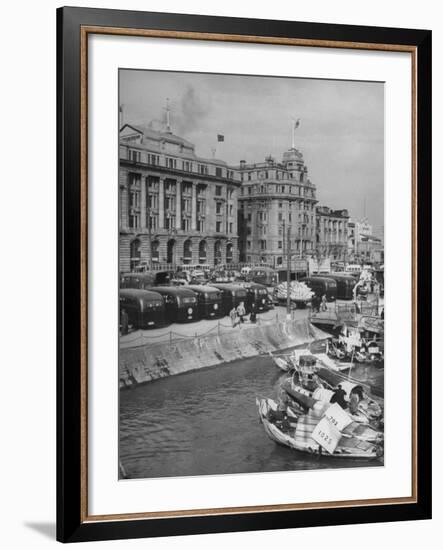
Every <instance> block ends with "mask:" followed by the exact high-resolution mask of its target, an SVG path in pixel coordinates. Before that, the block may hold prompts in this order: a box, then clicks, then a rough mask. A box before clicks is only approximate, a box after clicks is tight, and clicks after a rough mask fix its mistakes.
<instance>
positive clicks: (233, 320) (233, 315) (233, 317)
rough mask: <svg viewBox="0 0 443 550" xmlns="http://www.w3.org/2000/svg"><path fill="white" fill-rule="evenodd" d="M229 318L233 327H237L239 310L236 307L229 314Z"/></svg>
mask: <svg viewBox="0 0 443 550" xmlns="http://www.w3.org/2000/svg"><path fill="white" fill-rule="evenodd" d="M229 317H230V318H231V323H232V327H235V325H236V324H237V310H236V309H235V307H233V308H232V309H231V311H230V312H229Z"/></svg>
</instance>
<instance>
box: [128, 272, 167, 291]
mask: <svg viewBox="0 0 443 550" xmlns="http://www.w3.org/2000/svg"><path fill="white" fill-rule="evenodd" d="M172 278H173V273H172V271H145V272H143V273H123V274H122V275H121V276H120V288H145V289H147V288H151V287H153V286H157V285H169V284H170V282H171V281H172Z"/></svg>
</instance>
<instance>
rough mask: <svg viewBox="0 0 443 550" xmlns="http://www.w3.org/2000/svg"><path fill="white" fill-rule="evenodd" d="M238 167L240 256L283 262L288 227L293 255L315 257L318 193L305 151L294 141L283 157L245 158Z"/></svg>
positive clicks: (251, 260) (272, 263) (245, 259)
mask: <svg viewBox="0 0 443 550" xmlns="http://www.w3.org/2000/svg"><path fill="white" fill-rule="evenodd" d="M235 169H236V170H238V172H239V174H240V179H241V181H242V185H241V188H240V193H239V196H238V198H239V250H240V261H243V262H248V263H260V264H267V265H270V266H272V267H275V268H278V267H279V266H281V267H282V268H283V265H284V264H285V263H286V261H285V259H284V250H285V246H286V244H285V241H286V237H287V232H288V228H289V230H290V249H291V251H292V253H293V258H294V259H297V258H298V259H307V258H308V257H310V256H311V255H312V254H313V253H314V248H315V227H316V225H315V223H316V222H315V205H316V203H317V198H316V188H315V185H314V184H313V183H312V182H311V181H310V180H309V177H308V169H307V167H306V165H305V162H304V160H303V155H302V153H301V152H300V151H299V150H298V149H296V148H295V147H291V148H290V149H288V150H287V151H285V152H284V153H283V156H282V160H281V162H277V161H276V160H275V159H274V158H273V157H272V156H271V155H269V156H267V157H266V158H265V161H264V162H261V163H255V164H247V163H246V161H240V165H239V166H237V167H235Z"/></svg>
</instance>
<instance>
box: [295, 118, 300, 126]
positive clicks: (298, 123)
mask: <svg viewBox="0 0 443 550" xmlns="http://www.w3.org/2000/svg"><path fill="white" fill-rule="evenodd" d="M299 126H300V119H299V118H297V120H296V121H295V128H298V127H299Z"/></svg>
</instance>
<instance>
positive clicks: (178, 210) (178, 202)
mask: <svg viewBox="0 0 443 550" xmlns="http://www.w3.org/2000/svg"><path fill="white" fill-rule="evenodd" d="M181 187H182V182H181V180H177V181H176V182H175V189H176V197H175V229H181V228H182V192H181Z"/></svg>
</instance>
